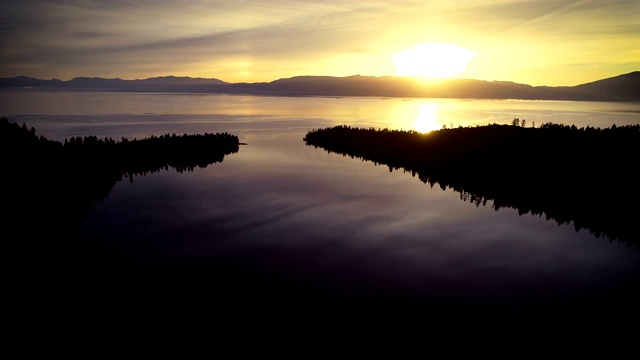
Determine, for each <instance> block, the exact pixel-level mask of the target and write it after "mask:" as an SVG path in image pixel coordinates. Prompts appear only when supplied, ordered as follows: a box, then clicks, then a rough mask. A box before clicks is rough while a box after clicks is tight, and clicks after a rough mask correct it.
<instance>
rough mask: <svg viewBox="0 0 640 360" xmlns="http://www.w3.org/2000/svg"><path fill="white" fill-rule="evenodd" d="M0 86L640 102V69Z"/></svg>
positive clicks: (9, 81)
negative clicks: (519, 75) (575, 76)
mask: <svg viewBox="0 0 640 360" xmlns="http://www.w3.org/2000/svg"><path fill="white" fill-rule="evenodd" d="M0 88H36V89H52V90H74V91H145V92H198V93H227V94H253V95H268V96H382V97H429V98H477V99H529V100H589V101H640V71H635V72H631V73H628V74H623V75H619V76H615V77H612V78H608V79H602V80H598V81H594V82H591V83H587V84H582V85H577V86H557V87H552V86H531V85H526V84H518V83H514V82H509V81H484V80H473V79H440V80H429V79H425V78H422V77H408V76H401V77H395V76H382V77H376V76H360V75H354V76H346V77H333V76H296V77H292V78H284V79H278V80H275V81H272V82H258V83H226V82H224V81H221V80H218V79H201V78H189V77H173V76H166V77H157V78H151V79H144V80H122V79H102V78H75V79H72V80H69V81H60V80H57V79H54V80H39V79H34V78H28V77H15V78H0Z"/></svg>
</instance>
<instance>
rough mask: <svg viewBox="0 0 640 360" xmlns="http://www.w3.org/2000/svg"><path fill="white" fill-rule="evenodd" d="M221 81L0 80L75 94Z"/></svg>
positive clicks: (202, 86)
mask: <svg viewBox="0 0 640 360" xmlns="http://www.w3.org/2000/svg"><path fill="white" fill-rule="evenodd" d="M226 84H228V83H226V82H224V81H222V80H218V79H205V78H190V77H176V76H163V77H155V78H149V79H142V80H123V79H118V78H116V79H104V78H97V77H77V78H73V79H71V80H69V81H61V80H58V79H53V80H40V79H34V78H30V77H26V76H20V77H15V78H2V79H0V88H16V87H18V88H35V89H43V90H73V91H122V92H125V91H141V92H206V89H207V87H210V86H216V85H226Z"/></svg>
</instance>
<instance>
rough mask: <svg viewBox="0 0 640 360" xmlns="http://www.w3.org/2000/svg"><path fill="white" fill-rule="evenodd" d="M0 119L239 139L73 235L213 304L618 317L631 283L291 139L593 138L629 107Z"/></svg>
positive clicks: (256, 103) (123, 105) (582, 240)
mask: <svg viewBox="0 0 640 360" xmlns="http://www.w3.org/2000/svg"><path fill="white" fill-rule="evenodd" d="M0 108H1V109H2V110H1V111H2V113H0V116H5V117H7V118H8V119H9V121H10V122H16V123H18V124H22V123H25V124H26V125H27V126H28V127H35V129H36V131H37V134H39V135H43V136H45V137H46V138H48V139H52V140H60V141H64V139H65V138H69V137H72V136H73V137H75V136H87V135H96V136H97V137H98V138H104V137H111V138H113V139H114V140H120V139H121V138H122V137H126V138H128V139H133V138H145V137H148V136H150V135H162V134H167V133H177V134H184V133H187V134H193V133H204V132H208V133H215V132H228V133H231V134H234V135H237V136H239V138H240V141H241V142H243V143H246V145H242V146H241V147H240V150H239V152H238V153H235V154H231V155H228V156H226V157H225V158H224V161H223V162H222V163H217V164H212V165H210V166H208V167H206V168H196V169H195V170H194V171H193V172H183V173H178V172H176V171H175V170H172V169H169V170H167V171H160V172H159V173H155V174H151V175H147V176H137V177H135V178H133V179H131V180H132V181H128V180H127V181H121V182H119V183H117V184H116V186H115V187H114V188H113V190H112V192H111V193H110V194H109V196H108V197H107V198H106V199H105V200H103V201H99V202H98V203H97V205H96V206H95V207H94V208H93V209H92V210H91V211H90V213H89V214H88V216H87V218H86V219H85V221H84V223H83V225H82V229H81V232H82V238H83V241H86V242H88V243H91V244H92V245H95V246H97V247H98V248H101V249H105V252H106V253H108V254H111V255H109V256H113V257H114V259H119V260H118V261H126V262H127V263H135V264H141V265H143V266H147V265H148V266H150V267H153V266H154V265H158V264H174V265H175V266H177V267H178V268H180V267H181V266H183V265H184V264H208V265H211V264H214V265H212V267H205V268H204V269H205V270H201V271H200V270H199V275H200V277H199V281H201V283H200V285H198V286H201V287H203V288H208V289H211V290H212V291H214V292H216V291H217V292H218V296H219V297H224V296H226V295H228V292H229V291H230V290H229V289H230V288H231V287H229V286H232V287H233V289H235V290H237V289H238V288H241V289H242V290H243V291H244V290H248V289H249V290H250V291H251V294H252V296H257V299H260V296H265V297H270V296H271V294H270V292H271V291H273V292H274V293H275V292H281V291H282V292H283V293H286V294H293V295H292V296H293V298H296V296H302V295H303V296H304V297H306V298H313V299H325V300H337V301H338V302H340V301H342V300H345V301H346V300H355V301H357V302H358V303H359V304H367V303H368V302H371V303H375V304H377V305H379V304H385V305H387V304H389V305H390V306H404V305H405V304H411V306H414V305H415V306H422V305H425V306H427V305H428V306H431V309H436V310H437V309H439V308H440V307H442V308H448V309H451V308H453V309H457V308H456V307H457V306H460V307H465V308H467V307H468V308H474V309H475V308H477V307H479V308H482V309H485V308H491V309H503V308H509V309H532V308H536V307H538V306H543V305H548V304H562V306H565V305H566V306H567V308H572V307H573V306H574V305H579V304H583V303H584V304H585V306H587V305H588V306H590V307H591V306H592V305H594V304H603V306H604V305H610V304H611V302H614V301H613V300H611V299H612V298H613V297H614V296H619V297H618V298H615V303H616V304H619V307H618V310H621V311H625V312H627V311H631V309H627V308H626V307H625V306H630V305H629V304H627V302H625V299H627V300H629V303H630V302H631V300H630V299H628V298H626V297H625V298H622V296H626V294H627V291H628V290H629V289H630V288H633V287H635V286H636V285H637V284H638V283H639V282H638V280H639V279H640V249H638V248H637V247H633V246H629V244H627V243H624V242H617V241H610V240H608V239H607V238H604V237H596V236H595V235H593V234H592V233H590V232H588V231H587V230H584V229H583V230H579V231H576V230H575V229H574V227H573V226H571V225H558V224H557V223H556V222H554V221H549V220H547V219H546V218H545V217H543V216H542V217H541V216H532V215H528V214H525V215H522V216H521V215H519V214H518V212H517V210H514V209H504V208H503V209H500V210H498V211H496V210H494V209H493V208H492V207H491V204H486V205H485V206H483V205H480V206H476V205H475V204H472V203H469V202H466V201H462V200H461V196H460V194H459V193H457V192H455V191H453V190H451V189H447V190H442V189H441V188H439V187H438V186H434V187H430V186H429V185H428V184H425V183H423V182H421V181H420V180H419V179H418V178H417V177H413V176H412V175H411V174H410V173H404V172H402V171H390V170H389V168H388V167H386V166H376V165H374V164H373V163H371V162H365V161H361V160H359V159H354V158H350V157H346V156H341V155H337V154H333V153H328V152H326V151H324V150H321V149H316V148H314V147H311V146H306V145H305V143H304V141H303V137H304V135H305V134H306V133H307V131H309V130H312V129H317V128H323V127H329V126H334V125H341V124H348V125H352V126H359V127H374V128H392V129H405V130H413V129H417V130H421V131H422V130H427V129H439V128H441V127H442V126H443V125H444V126H447V127H451V126H453V127H458V126H475V125H484V124H488V123H500V124H508V123H511V120H513V118H516V117H517V118H519V119H525V120H526V124H527V126H531V125H532V124H534V123H535V125H536V126H539V125H541V124H543V123H546V122H554V123H562V124H567V125H571V124H575V125H576V126H577V127H584V126H592V127H603V128H604V127H609V126H611V125H613V124H616V125H618V126H620V125H627V124H638V123H640V104H635V103H608V102H568V101H524V100H522V101H521V100H473V99H469V100H466V99H394V98H326V97H255V96H241V95H208V94H165V93H88V92H87V93H74V92H37V91H3V92H0ZM629 211H636V212H637V211H638V210H637V204H636V208H633V209H630V210H629ZM185 266H186V265H185ZM207 271H211V274H210V277H209V275H208V274H207ZM207 279H209V280H210V281H207ZM225 279H231V280H232V281H231V282H233V283H234V284H233V285H229V284H227V282H226V280H225ZM221 283H225V284H226V285H229V286H228V287H221V285H220V284H221ZM253 289H257V290H255V291H254V290H253ZM282 289H286V291H284V290H282ZM301 294H302V295H301ZM620 294H623V295H620ZM281 300H282V299H281V298H278V299H277V300H275V301H281ZM608 300H611V301H608ZM285 301H286V300H285ZM377 305H376V306H377ZM580 309H581V311H582V310H584V308H583V307H580ZM436 310H434V311H436Z"/></svg>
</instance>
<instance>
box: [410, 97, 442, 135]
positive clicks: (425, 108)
mask: <svg viewBox="0 0 640 360" xmlns="http://www.w3.org/2000/svg"><path fill="white" fill-rule="evenodd" d="M437 109H438V105H434V104H422V105H420V111H419V112H418V118H417V119H416V125H415V128H416V130H417V131H419V132H421V133H426V132H429V131H432V130H437V129H439V128H440V126H438V122H437V121H438V118H437V116H436V110H437Z"/></svg>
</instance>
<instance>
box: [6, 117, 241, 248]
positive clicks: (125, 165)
mask: <svg viewBox="0 0 640 360" xmlns="http://www.w3.org/2000/svg"><path fill="white" fill-rule="evenodd" d="M239 145H241V143H240V142H239V139H238V137H237V136H235V135H232V134H228V133H217V134H208V133H205V134H193V135H187V134H184V135H176V134H166V135H162V136H151V137H149V138H145V139H133V140H129V139H126V138H122V139H121V140H120V141H116V140H113V139H111V138H105V139H98V138H97V137H96V136H85V137H71V138H69V139H65V140H64V142H60V141H53V140H48V139H46V138H45V137H44V136H38V135H37V134H36V130H35V129H34V128H33V127H32V128H30V129H29V128H27V126H26V125H25V124H22V126H19V125H18V124H17V123H12V122H9V120H8V119H7V118H5V117H3V118H2V119H0V149H1V150H2V154H3V156H2V168H3V169H4V171H5V172H4V174H5V175H4V176H3V177H2V193H3V202H2V208H3V214H5V215H4V222H5V224H6V226H4V229H3V232H4V233H5V236H4V238H5V239H8V240H9V242H10V243H12V244H15V245H20V246H21V247H24V246H27V245H29V246H32V248H33V249H34V250H35V249H49V250H51V251H54V252H55V253H59V252H60V249H62V248H64V247H65V244H69V243H70V242H69V241H68V240H69V239H71V238H77V232H78V231H79V230H80V224H81V222H82V221H83V219H84V218H85V216H86V214H87V212H88V211H89V210H90V209H91V208H92V207H93V206H94V205H95V203H96V202H97V201H100V200H103V199H105V198H106V197H107V196H108V195H109V193H110V192H111V190H112V189H113V187H114V186H115V184H116V183H117V182H119V181H122V180H123V179H124V178H127V179H129V181H133V179H134V177H135V176H137V175H145V174H148V173H153V172H157V171H160V170H168V169H170V168H173V169H175V170H176V171H178V172H184V171H193V170H194V169H195V168H196V167H199V168H204V167H206V166H208V165H211V164H213V163H218V162H222V161H223V159H224V157H225V156H226V155H229V154H233V153H236V152H238V150H239ZM25 239H26V240H25ZM36 244H37V246H36Z"/></svg>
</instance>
